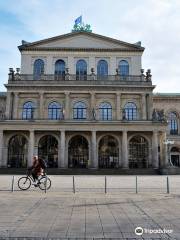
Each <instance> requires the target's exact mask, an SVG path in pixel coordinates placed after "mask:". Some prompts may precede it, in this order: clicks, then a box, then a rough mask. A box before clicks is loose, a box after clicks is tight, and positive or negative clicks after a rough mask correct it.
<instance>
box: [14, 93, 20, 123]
mask: <svg viewBox="0 0 180 240" xmlns="http://www.w3.org/2000/svg"><path fill="white" fill-rule="evenodd" d="M18 100H19V93H17V92H14V101H13V103H14V104H13V119H17V118H18V116H17V115H18Z"/></svg>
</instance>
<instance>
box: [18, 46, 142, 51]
mask: <svg viewBox="0 0 180 240" xmlns="http://www.w3.org/2000/svg"><path fill="white" fill-rule="evenodd" d="M20 51H37V52H41V51H53V52H54V51H59V52H62V51H64V52H143V51H144V50H142V49H132V48H62V47H26V46H22V47H21V48H20Z"/></svg>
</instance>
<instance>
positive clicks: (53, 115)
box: [48, 102, 63, 120]
mask: <svg viewBox="0 0 180 240" xmlns="http://www.w3.org/2000/svg"><path fill="white" fill-rule="evenodd" d="M62 117H63V114H62V107H61V105H60V104H59V103H57V102H52V103H50V104H49V106H48V118H49V119H51V120H57V119H62Z"/></svg>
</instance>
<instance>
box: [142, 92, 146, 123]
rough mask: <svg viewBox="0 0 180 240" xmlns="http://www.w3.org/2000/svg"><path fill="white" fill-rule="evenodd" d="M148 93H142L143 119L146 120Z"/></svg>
mask: <svg viewBox="0 0 180 240" xmlns="http://www.w3.org/2000/svg"><path fill="white" fill-rule="evenodd" d="M146 115H147V114H146V95H145V94H142V119H143V120H146V119H147V116H146Z"/></svg>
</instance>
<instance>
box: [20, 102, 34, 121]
mask: <svg viewBox="0 0 180 240" xmlns="http://www.w3.org/2000/svg"><path fill="white" fill-rule="evenodd" d="M34 110H35V107H34V103H32V102H26V103H25V104H24V105H23V111H22V119H33V118H34Z"/></svg>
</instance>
